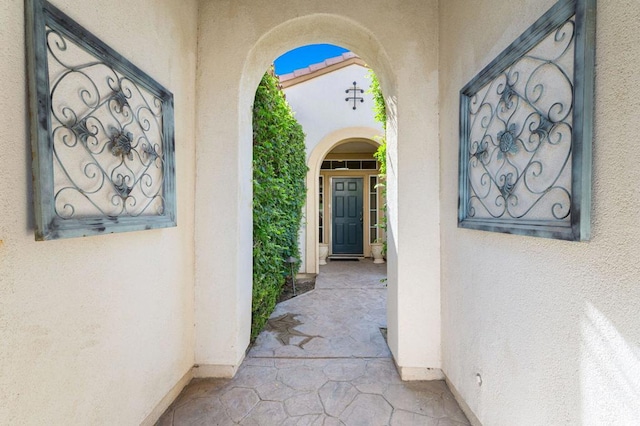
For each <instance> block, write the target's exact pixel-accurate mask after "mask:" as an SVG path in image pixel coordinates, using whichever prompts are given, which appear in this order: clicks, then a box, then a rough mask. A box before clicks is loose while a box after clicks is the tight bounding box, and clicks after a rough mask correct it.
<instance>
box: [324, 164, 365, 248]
mask: <svg viewBox="0 0 640 426" xmlns="http://www.w3.org/2000/svg"><path fill="white" fill-rule="evenodd" d="M359 171H360V170H358V172H359ZM328 177H329V184H330V191H329V200H331V201H330V203H329V224H330V226H329V256H333V181H334V179H360V180H361V181H362V187H361V188H360V189H361V191H362V253H353V254H351V253H342V254H337V255H336V256H345V257H364V256H365V254H366V252H367V250H366V248H367V245H368V244H367V243H366V242H367V241H368V240H367V238H366V237H367V235H366V232H365V230H367V229H366V228H367V227H365V226H364V225H365V223H364V221H365V216H364V213H365V211H367V209H366V208H365V201H367V205H368V200H365V194H367V192H366V191H365V185H368V184H369V182H368V181H367V175H366V174H362V175H360V174H357V175H356V174H354V175H352V176H348V175H347V176H342V175H336V176H328ZM325 223H326V222H325Z"/></svg>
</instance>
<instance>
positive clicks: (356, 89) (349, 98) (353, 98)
mask: <svg viewBox="0 0 640 426" xmlns="http://www.w3.org/2000/svg"><path fill="white" fill-rule="evenodd" d="M350 92H353V96H347V97H346V98H345V99H344V100H345V101H347V102H349V101H353V109H356V103H357V102H358V101H360V102H361V103H362V102H364V98H363V97H361V96H358V93H361V94H362V93H364V90H362V89H360V88H359V87H358V84H357V83H356V82H355V81H354V82H353V87H351V88H349V89H347V90H345V91H344V93H347V94H349V93H350Z"/></svg>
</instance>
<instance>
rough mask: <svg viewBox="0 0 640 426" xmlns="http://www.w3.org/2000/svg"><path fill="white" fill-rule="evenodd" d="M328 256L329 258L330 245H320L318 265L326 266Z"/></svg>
mask: <svg viewBox="0 0 640 426" xmlns="http://www.w3.org/2000/svg"><path fill="white" fill-rule="evenodd" d="M327 256H329V244H324V243H320V244H318V264H319V265H326V264H327Z"/></svg>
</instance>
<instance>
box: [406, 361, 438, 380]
mask: <svg viewBox="0 0 640 426" xmlns="http://www.w3.org/2000/svg"><path fill="white" fill-rule="evenodd" d="M394 362H395V359H394ZM396 368H397V369H398V374H400V378H401V379H402V380H403V381H407V382H412V381H421V380H444V378H445V376H444V373H443V372H442V370H441V369H439V368H427V367H400V366H398V364H397V363H396Z"/></svg>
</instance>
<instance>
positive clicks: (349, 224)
mask: <svg viewBox="0 0 640 426" xmlns="http://www.w3.org/2000/svg"><path fill="white" fill-rule="evenodd" d="M332 186H333V188H332V189H333V197H332V198H333V203H332V204H333V208H332V213H333V254H358V255H361V254H363V250H362V178H333V185H332Z"/></svg>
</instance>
